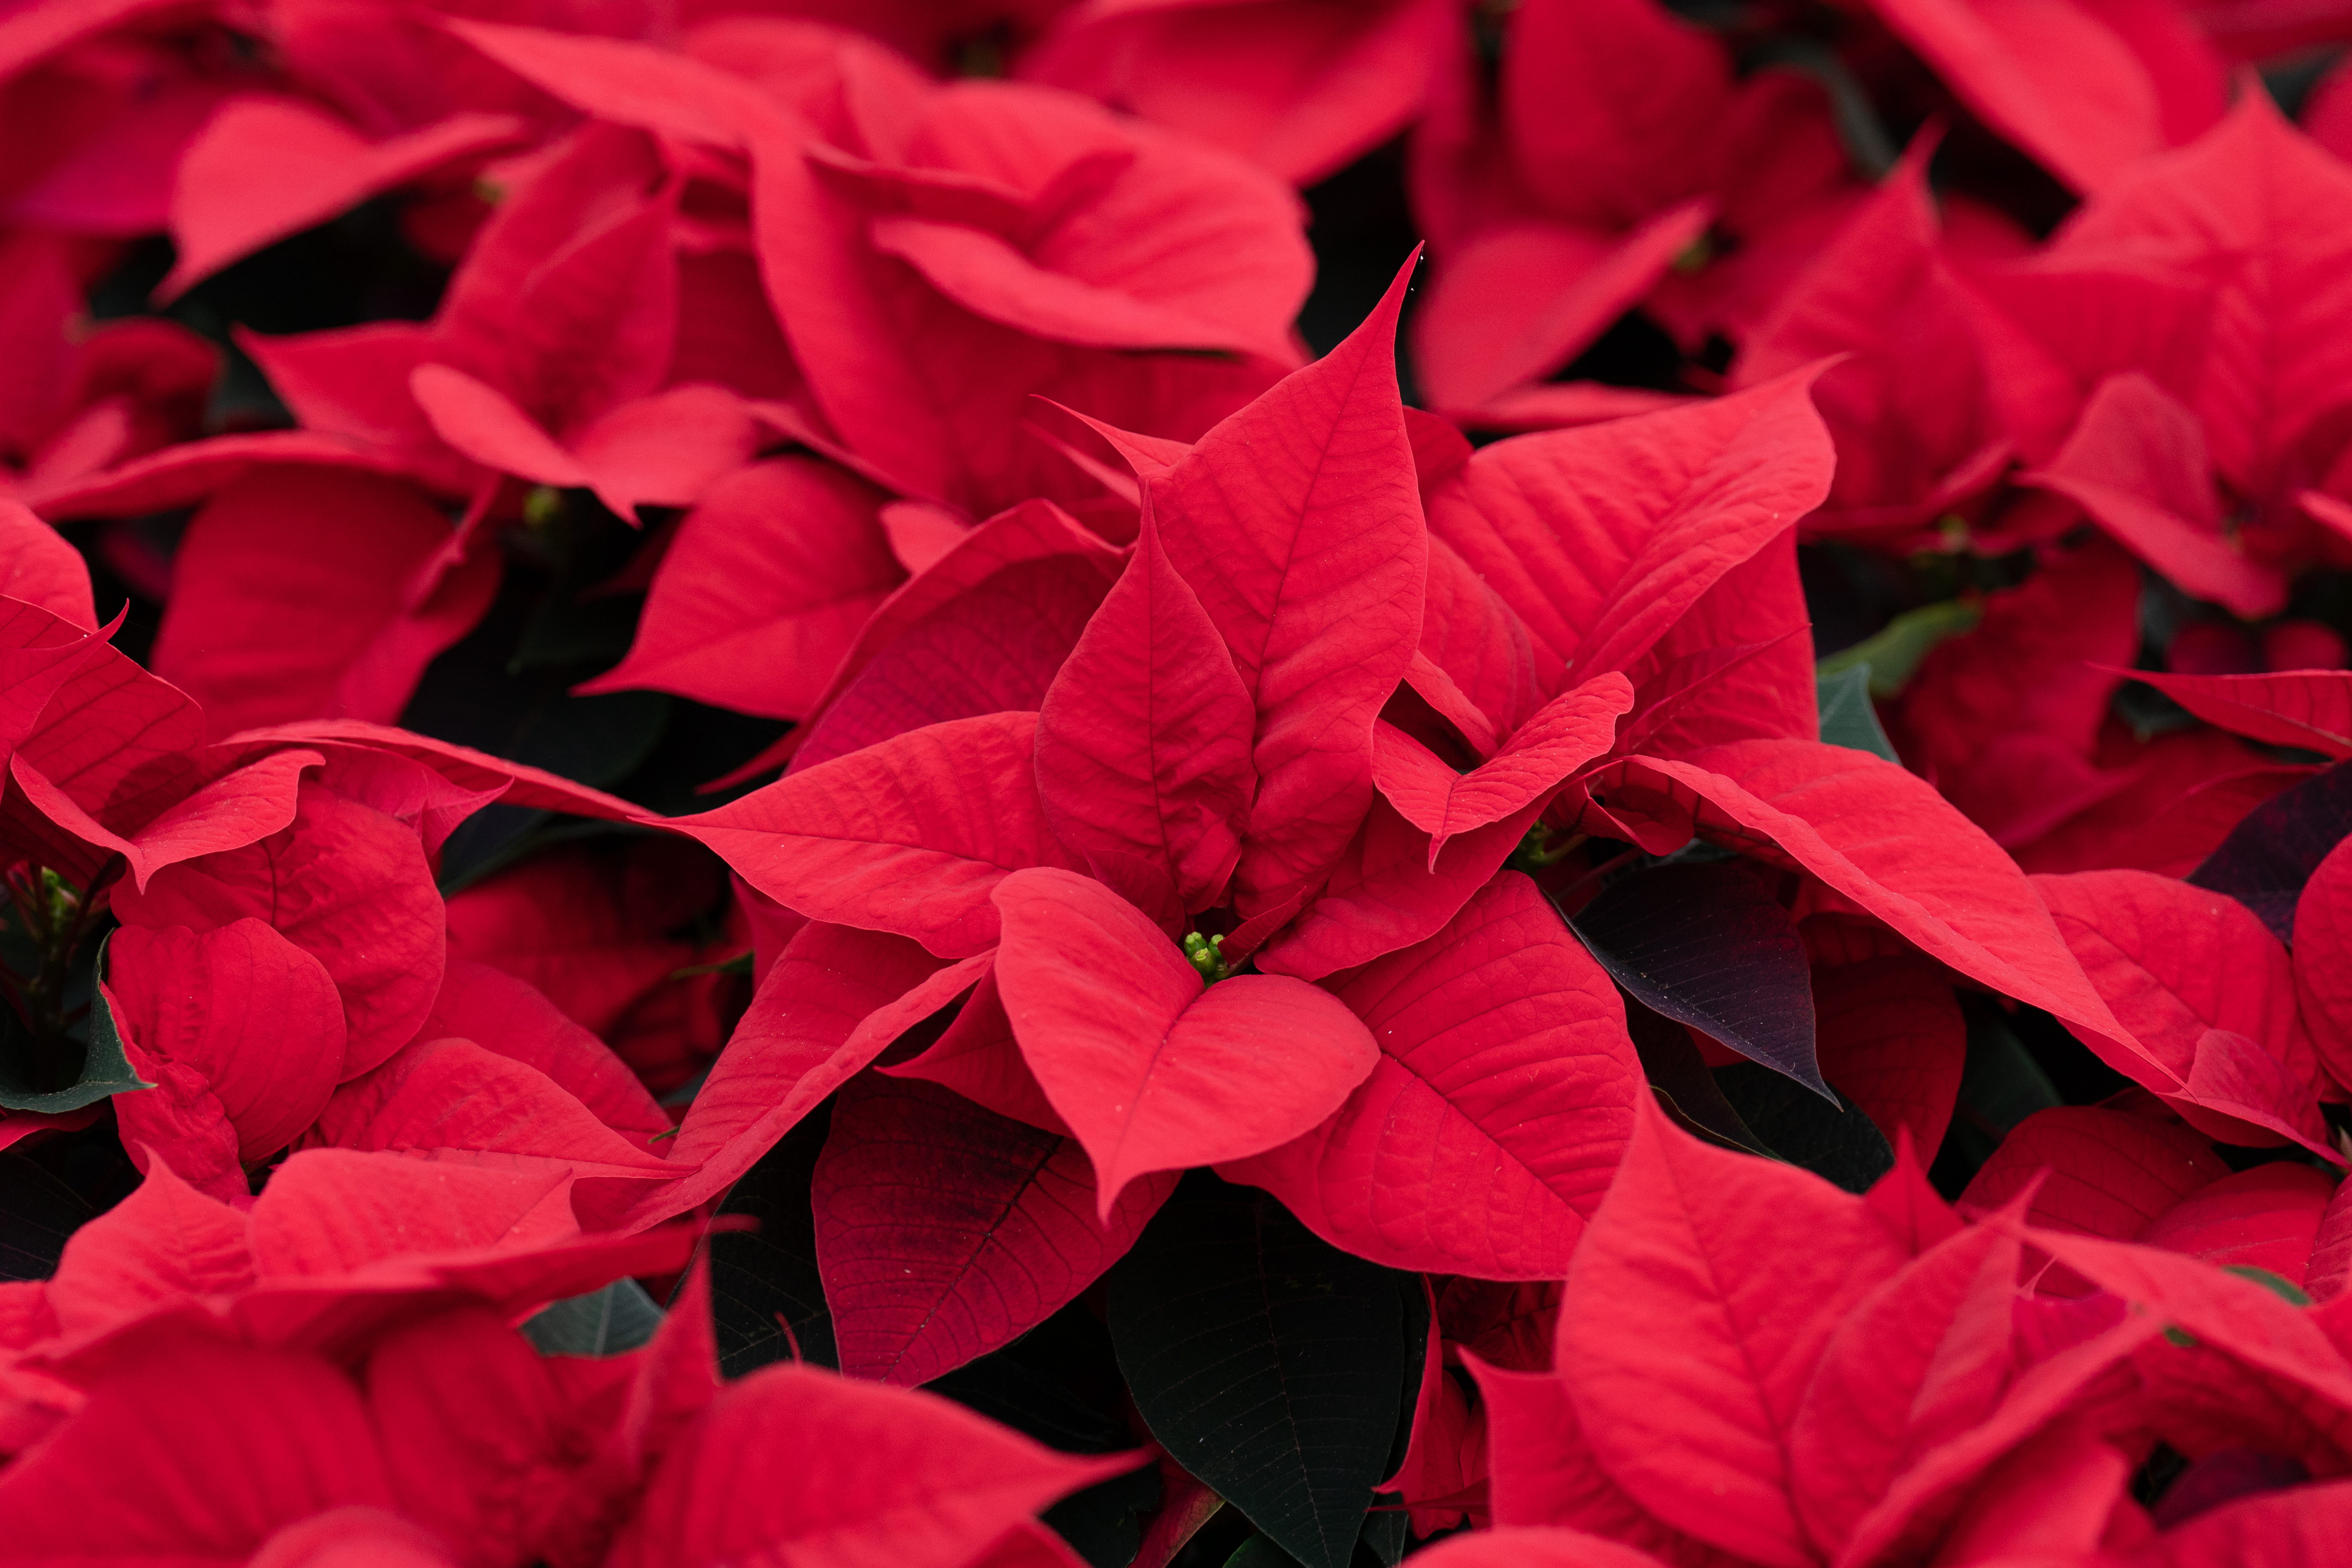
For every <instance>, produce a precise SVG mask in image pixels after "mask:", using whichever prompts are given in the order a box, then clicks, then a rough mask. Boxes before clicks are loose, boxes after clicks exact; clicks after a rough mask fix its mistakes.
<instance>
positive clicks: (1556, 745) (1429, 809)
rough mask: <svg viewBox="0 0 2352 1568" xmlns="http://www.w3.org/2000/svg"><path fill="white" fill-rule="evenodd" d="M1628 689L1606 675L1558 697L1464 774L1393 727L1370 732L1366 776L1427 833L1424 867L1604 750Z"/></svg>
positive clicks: (1626, 706) (1629, 698)
mask: <svg viewBox="0 0 2352 1568" xmlns="http://www.w3.org/2000/svg"><path fill="white" fill-rule="evenodd" d="M1632 709H1633V683H1632V682H1631V681H1629V680H1627V679H1625V678H1624V677H1623V676H1622V675H1620V674H1618V673H1617V672H1616V671H1614V670H1612V671H1609V672H1608V673H1606V674H1603V675H1598V676H1595V677H1594V678H1593V679H1591V680H1588V681H1586V682H1584V683H1583V684H1582V685H1580V686H1578V687H1576V688H1575V689H1572V690H1570V691H1566V692H1563V693H1561V694H1560V695H1559V696H1558V697H1555V698H1553V699H1552V700H1550V701H1549V702H1548V703H1546V704H1544V706H1543V707H1542V708H1540V709H1538V710H1537V711H1536V713H1535V715H1534V717H1532V718H1530V719H1529V720H1528V721H1527V722H1526V723H1525V724H1522V725H1520V726H1519V728H1518V729H1517V731H1514V732H1513V733H1512V735H1511V738H1510V739H1509V740H1507V741H1506V742H1503V745H1502V748H1501V750H1499V751H1497V752H1496V753H1495V754H1494V755H1493V756H1492V757H1489V758H1488V759H1487V760H1486V761H1485V762H1484V763H1480V764H1479V765H1478V766H1477V767H1475V768H1474V769H1473V770H1471V771H1470V772H1469V773H1454V770H1453V769H1451V768H1449V767H1447V766H1446V765H1445V764H1444V763H1442V762H1440V761H1438V759H1437V757H1436V756H1435V755H1434V754H1433V752H1430V750H1429V749H1428V748H1427V747H1425V746H1423V745H1422V744H1421V742H1418V741H1415V740H1414V739H1412V737H1411V736H1410V735H1407V734H1405V733H1404V732H1403V731H1401V730H1398V729H1396V728H1395V727H1394V726H1392V725H1389V724H1382V725H1381V726H1379V728H1378V729H1377V730H1375V731H1374V732H1373V746H1372V778H1373V781H1374V782H1375V783H1376V784H1379V786H1380V790H1381V794H1382V795H1386V796H1387V797H1388V800H1389V804H1390V805H1393V806H1395V807H1396V808H1397V810H1398V811H1399V812H1400V813H1402V815H1403V816H1404V819H1405V820H1406V821H1407V822H1410V823H1412V825H1413V826H1415V827H1418V828H1420V829H1421V830H1422V831H1423V832H1424V833H1426V834H1428V835H1429V864H1430V866H1431V868H1435V867H1436V865H1437V858H1438V856H1439V855H1440V854H1441V853H1442V852H1443V851H1444V848H1445V846H1446V844H1447V842H1448V841H1449V840H1451V839H1452V838H1453V837H1454V836H1455V835H1457V834H1462V833H1469V832H1472V831H1475V829H1477V828H1481V827H1484V826H1487V825H1488V824H1489V823H1494V822H1499V821H1501V820H1502V819H1503V818H1505V817H1507V816H1512V815H1514V814H1515V813H1517V812H1518V811H1519V810H1520V809H1521V808H1523V807H1524V806H1526V805H1528V803H1529V802H1531V801H1533V800H1535V799H1536V798H1537V797H1538V796H1539V795H1544V794H1546V793H1547V792H1549V791H1550V790H1552V789H1554V788H1555V787H1557V786H1558V785H1559V784H1561V783H1563V782H1565V781H1566V780H1567V779H1568V778H1569V776H1570V774H1572V773H1575V772H1576V771H1577V770H1578V769H1579V768H1581V767H1582V766H1584V764H1585V763H1589V762H1591V760H1592V759H1593V758H1595V757H1597V756H1600V755H1601V754H1602V753H1603V752H1607V751H1608V750H1609V748H1610V747H1611V745H1612V743H1613V742H1615V740H1616V738H1617V721H1618V720H1620V719H1622V718H1623V717H1624V716H1625V715H1626V713H1628V712H1629V711H1631V710H1632Z"/></svg>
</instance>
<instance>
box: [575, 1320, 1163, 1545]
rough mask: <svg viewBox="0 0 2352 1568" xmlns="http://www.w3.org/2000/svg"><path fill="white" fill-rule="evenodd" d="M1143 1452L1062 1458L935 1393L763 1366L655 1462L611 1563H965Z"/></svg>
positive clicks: (801, 1369) (734, 1387)
mask: <svg viewBox="0 0 2352 1568" xmlns="http://www.w3.org/2000/svg"><path fill="white" fill-rule="evenodd" d="M1139 1458H1141V1456H1140V1455H1139V1454H1112V1455H1107V1456H1104V1457H1103V1458H1080V1457H1078V1456H1076V1455H1064V1454H1057V1453H1055V1452H1053V1451H1052V1450H1051V1449H1048V1448H1045V1447H1042V1446H1040V1445H1038V1444H1036V1443H1034V1442H1031V1441H1030V1440H1029V1439H1028V1438H1026V1437H1024V1436H1020V1435H1018V1434H1017V1433H1013V1432H1011V1431H1008V1430H1007V1429H1005V1428H1004V1427H1002V1426H997V1425H995V1424H994V1423H992V1422H991V1421H988V1420H985V1419H983V1418H982V1417H981V1416H978V1415H973V1414H971V1412H969V1411H967V1410H965V1409H964V1408H963V1407H962V1406H961V1405H951V1404H950V1403H949V1402H948V1401H946V1400H944V1399H940V1398H938V1397H935V1396H934V1395H931V1394H918V1393H915V1392H912V1391H910V1390H904V1389H895V1388H879V1387H876V1386H873V1385H871V1384H856V1383H849V1382H845V1381H844V1380H842V1379H840V1378H836V1377H835V1376H833V1375H832V1374H830V1373H823V1372H816V1371H812V1370H810V1369H808V1368H806V1367H801V1366H772V1367H766V1368H763V1369H761V1371H759V1372H757V1373H752V1374H751V1376H750V1377H747V1378H745V1379H744V1380H743V1381H742V1382H740V1383H737V1384H730V1385H729V1386H728V1387H727V1388H726V1389H725V1390H724V1391H722V1392H721V1393H720V1394H719V1397H718V1398H717V1399H716V1400H714V1401H713V1402H712V1403H711V1405H710V1408H709V1410H708V1411H707V1412H706V1413H705V1414H704V1415H703V1416H702V1418H701V1419H700V1420H698V1421H697V1422H696V1423H695V1424H694V1425H693V1426H690V1427H688V1429H687V1430H686V1431H685V1432H683V1433H681V1434H680V1435H679V1436H678V1438H677V1442H675V1443H674V1444H672V1445H671V1447H670V1449H669V1451H668V1452H667V1454H665V1455H663V1456H662V1461H661V1464H660V1466H659V1467H658V1468H656V1470H655V1472H654V1476H653V1480H652V1482H651V1484H650V1485H649V1486H648V1487H647V1488H646V1496H645V1501H644V1502H643V1503H642V1504H641V1505H640V1506H639V1508H638V1510H637V1514H636V1517H635V1519H634V1520H632V1521H630V1523H629V1525H628V1527H627V1528H626V1529H625V1531H623V1532H622V1535H621V1538H620V1539H619V1540H618V1541H617V1542H614V1548H613V1554H612V1556H611V1557H610V1558H609V1559H608V1561H609V1562H610V1563H611V1564H612V1568H692V1565H695V1564H703V1563H722V1562H740V1561H747V1560H751V1559H754V1558H761V1557H772V1558H775V1559H777V1560H780V1561H781V1560H784V1559H787V1558H788V1559H790V1560H791V1561H793V1562H794V1563H803V1564H806V1565H807V1568H962V1564H963V1563H965V1562H966V1561H967V1560H969V1559H971V1558H972V1557H974V1556H976V1555H977V1554H978V1553H979V1552H980V1551H981V1550H982V1548H984V1547H986V1546H987V1545H988V1544H989V1543H990V1542H992V1541H993V1540H994V1539H995V1538H996V1537H997V1536H999V1535H1001V1534H1002V1533H1003V1532H1004V1531H1007V1530H1009V1529H1011V1528H1012V1527H1013V1526H1014V1525H1015V1524H1018V1523H1019V1522H1020V1521H1023V1520H1024V1519H1026V1518H1028V1517H1029V1516H1030V1515H1032V1514H1034V1513H1035V1512H1036V1511H1037V1510H1039V1509H1042V1508H1044V1507H1045V1505H1046V1504H1047V1503H1050V1502H1052V1501H1053V1500H1055V1499H1056V1498H1059V1497H1061V1496H1063V1495H1064V1494H1065V1493H1067V1492H1071V1491H1075V1490H1076V1489H1078V1488H1080V1487H1082V1486H1085V1485H1087V1483H1089V1482H1091V1481H1096V1480H1100V1479H1103V1478H1104V1477H1106V1476H1113V1475H1117V1474H1118V1473H1119V1472H1121V1471H1123V1470H1127V1469H1131V1468H1134V1466H1135V1464H1136V1462H1137V1460H1138V1459H1139Z"/></svg>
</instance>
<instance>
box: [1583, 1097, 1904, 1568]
mask: <svg viewBox="0 0 2352 1568" xmlns="http://www.w3.org/2000/svg"><path fill="white" fill-rule="evenodd" d="M1905 1261H1906V1256H1905V1253H1904V1250H1903V1249H1902V1248H1901V1247H1899V1246H1898V1245H1897V1244H1896V1242H1895V1238H1894V1237H1892V1236H1891V1235H1890V1234H1889V1233H1888V1232H1887V1230H1886V1229H1885V1226H1883V1225H1882V1224H1881V1223H1880V1222H1879V1221H1878V1219H1877V1218H1876V1217H1875V1216H1874V1215H1872V1214H1870V1213H1869V1212H1868V1211H1867V1210H1866V1209H1865V1208H1864V1205H1863V1202H1862V1200H1861V1199H1859V1198H1853V1197H1848V1196H1847V1195H1846V1194H1842V1193H1840V1192H1838V1191H1837V1189H1835V1188H1834V1187H1832V1186H1831V1185H1830V1184H1828V1183H1826V1182H1823V1181H1822V1180H1820V1179H1819V1178H1818V1177H1815V1176H1811V1175H1809V1174H1807V1173H1804V1172H1801V1171H1799V1170H1796V1169H1795V1168H1793V1167H1790V1166H1784V1165H1775V1164H1771V1163H1766V1162H1761V1161H1758V1160H1756V1159H1754V1158H1752V1157H1750V1156H1748V1155H1742V1154H1734V1153H1730V1152H1726V1151H1724V1150H1720V1149H1717V1148H1715V1147H1714V1146H1712V1145H1710V1144H1705V1143H1701V1142H1698V1141H1697V1140H1696V1139H1694V1138H1691V1137H1690V1136H1688V1135H1687V1134H1685V1133H1683V1132H1680V1131H1675V1128H1674V1127H1673V1126H1672V1125H1671V1124H1669V1123H1668V1122H1667V1121H1666V1119H1665V1117H1664V1114H1663V1113H1661V1112H1660V1111H1658V1110H1655V1109H1654V1108H1653V1107H1648V1106H1637V1110H1636V1114H1635V1120H1634V1126H1633V1142H1632V1145H1631V1147H1629V1148H1628V1149H1627V1151H1626V1154H1625V1163H1624V1165H1623V1167H1622V1170H1621V1171H1620V1172H1619V1174H1618V1178H1617V1181H1616V1184H1614V1185H1613V1186H1612V1187H1611V1189H1610V1193H1609V1196H1608V1197H1607V1198H1606V1199H1605V1200H1604V1201H1603V1202H1602V1204H1601V1209H1600V1212H1599V1213H1598V1214H1597V1215H1594V1217H1593V1221H1592V1226H1591V1230H1590V1231H1589V1232H1588V1233H1587V1235H1586V1237H1585V1238H1584V1241H1583V1243H1582V1245H1581V1246H1580V1247H1578V1248H1577V1252H1576V1258H1575V1260H1574V1262H1573V1263H1572V1264H1571V1265H1570V1269H1569V1276H1568V1292H1567V1295H1566V1297H1565V1298H1564V1299H1563V1300H1562V1301H1561V1303H1560V1314H1559V1372H1560V1376H1561V1377H1562V1378H1563V1379H1565V1380H1566V1382H1567V1384H1568V1386H1569V1394H1570V1399H1571V1400H1572V1401H1573V1402H1574V1404H1575V1406H1576V1413H1577V1418H1578V1421H1579V1423H1580V1425H1581V1426H1583V1428H1584V1431H1585V1433H1586V1436H1587V1439H1588V1440H1589V1441H1590V1442H1591V1445H1592V1449H1593V1453H1594V1456H1595V1457H1596V1458H1598V1459H1599V1461H1600V1463H1601V1467H1602V1468H1604V1469H1606V1470H1607V1471H1608V1472H1609V1474H1610V1475H1611V1476H1612V1477H1613V1478H1614V1479H1616V1481H1617V1482H1618V1484H1619V1485H1621V1486H1622V1487H1623V1488H1624V1489H1625V1490H1626V1491H1627V1492H1628V1493H1630V1494H1632V1496H1633V1498H1634V1499H1635V1500H1638V1501H1639V1502H1641V1503H1642V1504H1643V1506H1644V1507H1645V1508H1647V1509H1649V1510H1651V1511H1652V1512H1654V1513H1655V1514H1656V1515H1657V1516H1658V1518H1659V1519H1660V1520H1662V1521H1664V1522H1665V1523H1667V1524H1669V1525H1671V1526H1673V1527H1675V1529H1678V1530H1683V1531H1688V1532H1689V1533H1690V1534H1693V1535H1696V1536H1697V1537H1698V1538H1699V1539H1700V1540H1702V1541H1706V1542H1710V1543H1712V1544H1714V1545H1717V1546H1720V1547H1722V1548H1724V1549H1725V1550H1727V1551H1730V1552H1738V1553H1739V1554H1741V1555H1743V1556H1747V1557H1750V1558H1753V1559H1754V1560H1756V1561H1757V1562H1759V1563H1771V1564H1777V1565H1783V1568H1803V1565H1805V1564H1809V1563H1812V1562H1813V1561H1814V1557H1813V1552H1812V1549H1811V1543H1810V1542H1809V1541H1808V1540H1807V1538H1806V1536H1805V1533H1804V1531H1803V1529H1802V1527H1801V1525H1800V1524H1799V1522H1798V1520H1797V1516H1796V1513H1795V1504H1794V1501H1793V1499H1792V1498H1791V1495H1790V1489H1791V1486H1792V1483H1793V1476H1792V1473H1791V1459H1790V1435H1791V1429H1792V1426H1793V1424H1794V1422H1795V1419H1796V1416H1797V1411H1798V1405H1799V1402H1800V1400H1801V1397H1802V1395H1803V1394H1804V1391H1805V1385H1806V1384H1807V1383H1808V1381H1809V1380H1810V1379H1811V1376H1812V1373H1813V1369H1814V1367H1815V1365H1816V1363H1818V1362H1819V1361H1820V1359H1821V1356H1822V1350H1823V1348H1824V1347H1825V1346H1826V1345H1827V1343H1828V1342H1829V1339H1830V1335H1831V1334H1832V1331H1834V1330H1835V1329H1836V1327H1837V1325H1838V1323H1839V1321H1841V1320H1842V1319H1843V1317H1844V1316H1845V1314H1846V1312H1847V1311H1848V1310H1850V1309H1851V1308H1852V1307H1853V1304H1854V1303H1856V1302H1857V1301H1859V1300H1861V1299H1862V1298H1863V1297H1864V1295H1865V1294H1866V1293H1867V1292H1869V1291H1870V1290H1871V1289H1873V1288H1874V1287H1875V1286H1876V1285H1877V1284H1878V1283H1879V1282H1880V1281H1882V1280H1884V1279H1887V1278H1889V1277H1890V1276H1892V1275H1893V1274H1894V1273H1895V1270H1896V1269H1897V1268H1900V1267H1901V1266H1902V1265H1903V1263H1904V1262H1905ZM1792 1306H1794V1307H1795V1308H1796V1309H1797V1310H1792Z"/></svg>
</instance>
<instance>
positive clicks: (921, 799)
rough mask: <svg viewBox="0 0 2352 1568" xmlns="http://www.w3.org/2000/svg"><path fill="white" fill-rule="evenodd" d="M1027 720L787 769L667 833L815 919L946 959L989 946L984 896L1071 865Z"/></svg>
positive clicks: (992, 913)
mask: <svg viewBox="0 0 2352 1568" xmlns="http://www.w3.org/2000/svg"><path fill="white" fill-rule="evenodd" d="M1036 727H1037V716H1036V715H1035V714H1034V713H994V714H990V715H988V716H986V717H984V718H978V719H959V720H955V721H950V722H948V723H944V724H934V725H931V726H930V727H929V728H927V729H922V730H915V731H909V732H908V733H907V734H904V735H899V736H896V737H894V738H893V739H890V740H887V741H885V742H881V743H880V744H878V745H873V746H868V747H866V749H865V750H863V751H858V752H850V753H849V754H848V755H846V756H842V757H836V758H835V759H834V760H833V761H831V762H828V763H820V764H819V765H817V766H815V767H813V768H810V769H808V770H806V771H805V772H801V773H793V774H792V775H791V776H790V777H787V778H784V779H782V780H779V781H778V782H777V783H775V784H770V785H768V786H767V787H766V788H765V789H761V790H755V791H753V792H752V793H751V794H750V795H745V796H744V797H743V798H742V799H741V800H739V801H737V802H735V803H734V804H732V805H723V806H720V807H719V809H718V810H716V811H706V812H703V813H701V814H699V815H698V816H683V817H678V818H677V819H675V820H674V821H672V822H671V823H670V824H669V826H672V827H674V828H675V829H677V831H678V832H680V833H684V834H686V835H688V837H693V838H696V839H698V840H700V841H701V842H702V843H704V844H707V845H709V847H710V848H711V849H713V850H714V851H716V852H717V853H718V855H719V858H721V859H723V860H725V861H726V862H727V863H728V864H729V865H730V866H732V867H733V868H735V869H736V871H737V872H738V873H740V875H741V876H742V878H743V879H744V880H745V881H747V882H749V883H751V885H752V886H753V887H755V888H757V889H760V890H761V892H763V893H765V894H767V895H768V896H769V897H770V898H772V899H774V900H777V901H778V902H780V903H782V904H784V905H785V906H787V907H788V908H791V909H795V910H800V911H801V912H802V913H803V914H805V915H808V916H810V917H811V918H812V919H815V920H821V921H833V922H835V923H836V924H840V925H854V926H861V927H864V928H866V929H867V930H872V931H892V932H895V933H897V934H898V935H901V936H908V937H912V938H914V939H915V940H916V941H918V942H922V943H923V944H924V945H925V946H926V947H929V949H930V950H931V951H932V952H937V953H939V954H940V956H941V957H944V958H966V957H970V956H971V955H972V954H974V953H977V952H984V951H986V950H987V949H988V948H990V947H992V946H993V945H994V944H995V942H996V932H997V923H998V922H997V913H996V907H995V906H994V905H993V904H992V903H990V902H989V894H990V892H991V891H992V889H994V888H995V887H996V885H997V884H998V883H999V882H1001V881H1002V880H1003V879H1004V877H1005V875H1006V874H1007V873H1009V872H1012V871H1016V870H1019V869H1021V868H1024V867H1028V866H1065V867H1066V866H1070V865H1072V864H1073V862H1072V860H1071V858H1070V857H1069V855H1068V853H1067V851H1066V850H1064V849H1063V848H1062V847H1061V846H1060V845H1059V844H1058V843H1057V842H1055V838H1054V836H1053V834H1052V833H1051V832H1050V831H1049V830H1048V829H1047V827H1046V826H1045V813H1044V811H1043V809H1042V808H1041V807H1040V806H1039V805H1038V801H1037V777H1036V772H1035V764H1034V761H1033V757H1034V736H1035V732H1036Z"/></svg>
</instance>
